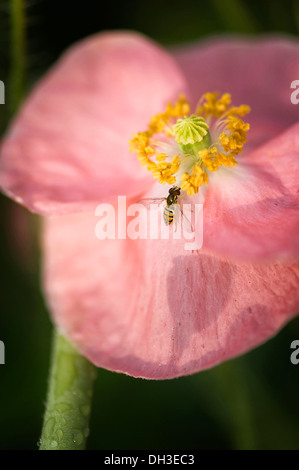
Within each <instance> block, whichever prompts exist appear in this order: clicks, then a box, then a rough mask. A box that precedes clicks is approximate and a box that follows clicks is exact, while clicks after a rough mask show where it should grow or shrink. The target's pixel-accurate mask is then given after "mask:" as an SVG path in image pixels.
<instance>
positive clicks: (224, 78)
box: [173, 37, 299, 148]
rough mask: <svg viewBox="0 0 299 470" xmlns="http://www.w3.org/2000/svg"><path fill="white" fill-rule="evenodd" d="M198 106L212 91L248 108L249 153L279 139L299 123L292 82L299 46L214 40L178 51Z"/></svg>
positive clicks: (272, 40) (298, 69) (271, 40)
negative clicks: (218, 92) (204, 94)
mask: <svg viewBox="0 0 299 470" xmlns="http://www.w3.org/2000/svg"><path fill="white" fill-rule="evenodd" d="M173 54H174V56H175V58H176V59H177V61H178V63H179V65H181V67H182V70H183V71H184V72H185V75H186V78H187V79H188V84H189V87H190V96H191V99H192V102H193V104H194V106H195V104H196V102H197V100H198V99H199V98H200V96H201V95H202V94H203V93H206V92H207V91H217V90H218V91H220V92H221V93H225V92H229V93H231V94H232V99H233V104H235V105H239V104H249V105H250V106H251V108H252V111H251V113H250V114H249V115H248V119H247V116H246V121H247V120H248V122H250V124H251V129H250V133H249V142H248V144H247V148H254V147H256V146H257V145H259V144H261V143H263V142H266V141H267V140H268V139H271V138H273V137H275V136H276V135H277V134H279V133H280V132H282V131H283V130H285V129H286V128H287V127H289V126H291V125H292V124H294V123H295V122H297V121H298V120H299V115H298V106H296V105H294V104H292V103H291V99H290V97H291V93H292V91H294V90H292V89H291V83H292V81H293V80H295V79H296V78H298V77H299V43H298V41H294V40H293V41H292V40H290V39H286V38H278V37H267V38H265V39H260V38H259V39H250V40H249V39H242V38H237V39H236V38H214V39H212V40H207V41H204V42H200V43H198V44H193V45H191V46H190V45H189V46H186V47H182V48H180V49H177V50H175V51H174V52H173Z"/></svg>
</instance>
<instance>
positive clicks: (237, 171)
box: [203, 124, 299, 260]
mask: <svg viewBox="0 0 299 470" xmlns="http://www.w3.org/2000/svg"><path fill="white" fill-rule="evenodd" d="M239 162H240V163H239V165H237V166H236V167H234V169H233V170H226V171H225V170H224V171H223V170H222V171H219V172H217V173H214V174H213V177H212V181H211V184H210V185H209V191H208V194H207V197H206V200H205V206H204V235H203V238H204V247H205V248H207V249H209V250H212V251H213V252H214V253H215V252H216V253H220V254H225V255H229V256H235V257H240V258H243V259H244V258H247V259H256V260H258V259H262V258H271V257H272V258H273V257H275V258H279V257H281V258H289V257H290V258H291V257H298V254H299V238H298V233H299V211H298V209H299V188H298V181H299V164H298V162H299V124H296V125H295V126H293V127H292V128H290V129H289V130H288V131H286V132H285V133H284V134H281V135H280V136H279V137H277V138H276V139H273V140H272V141H269V142H268V143H267V144H265V145H264V146H262V147H260V148H258V149H256V150H255V151H253V152H250V153H247V154H246V155H244V157H241V158H240V159H239Z"/></svg>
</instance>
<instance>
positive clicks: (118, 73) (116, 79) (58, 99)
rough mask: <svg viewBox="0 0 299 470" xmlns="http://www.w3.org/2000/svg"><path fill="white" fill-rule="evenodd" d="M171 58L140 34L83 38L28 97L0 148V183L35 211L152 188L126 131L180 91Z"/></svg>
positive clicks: (138, 127) (71, 207)
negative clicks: (131, 147) (130, 145)
mask: <svg viewBox="0 0 299 470" xmlns="http://www.w3.org/2000/svg"><path fill="white" fill-rule="evenodd" d="M184 88H185V85H184V79H183V78H182V75H181V73H180V71H179V69H178V67H177V66H176V64H175V62H174V60H173V59H172V57H171V56H170V55H169V54H168V53H167V52H165V51H164V50H163V49H162V48H160V47H158V46H157V45H156V44H155V43H153V42H151V41H150V40H148V39H146V38H145V37H143V36H142V35H140V34H137V33H133V32H132V33H131V32H112V33H103V34H99V35H95V36H93V37H91V38H88V39H86V40H84V41H82V42H80V43H78V44H76V45H75V46H73V47H72V48H71V49H70V50H69V51H67V52H66V53H65V55H64V56H63V57H62V59H61V60H60V61H59V62H58V64H57V65H55V66H54V67H53V69H52V70H51V71H50V72H49V73H48V74H47V75H46V76H45V77H44V78H43V79H42V80H41V82H40V83H39V84H38V85H37V87H36V88H35V89H34V91H33V93H32V94H31V95H30V96H29V98H28V99H27V101H26V103H25V105H24V106H23V108H22V110H21V112H20V113H19V115H18V116H17V118H16V120H15V122H14V123H13V125H12V127H11V128H10V131H9V133H8V135H7V136H6V138H5V139H4V142H3V145H2V149H1V163H0V165H1V167H0V168H1V170H0V186H1V188H2V190H3V191H4V192H5V193H7V194H8V195H9V196H11V197H13V198H14V199H15V200H16V201H17V202H20V203H21V204H23V205H25V206H27V207H28V208H29V209H30V210H32V211H34V212H38V213H41V214H53V213H56V214H57V213H69V212H75V211H76V212H77V211H84V210H88V209H89V210H90V209H91V208H92V209H93V208H94V207H95V206H96V205H97V204H98V203H100V202H102V201H103V200H104V201H105V202H106V201H109V200H113V199H114V198H115V197H116V196H117V195H118V194H126V195H127V196H132V195H136V194H141V193H142V192H143V191H144V189H146V188H147V187H149V186H150V185H151V184H152V178H151V177H150V176H149V174H148V172H147V171H146V170H145V169H144V168H141V167H140V164H139V163H138V161H137V160H136V157H134V156H133V155H132V154H130V153H129V144H128V141H129V139H130V138H131V137H132V133H134V132H138V131H142V130H143V129H144V127H146V125H147V123H148V120H149V118H150V116H151V115H153V114H156V113H158V112H160V111H161V110H163V109H164V107H165V105H166V103H167V102H168V101H172V100H174V99H176V98H177V96H178V94H179V93H180V92H182V91H184Z"/></svg>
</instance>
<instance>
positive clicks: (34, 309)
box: [0, 0, 299, 450]
mask: <svg viewBox="0 0 299 470" xmlns="http://www.w3.org/2000/svg"><path fill="white" fill-rule="evenodd" d="M27 17H28V25H27V30H28V34H27V35H28V60H27V63H28V81H27V83H28V88H29V87H30V86H31V84H32V83H34V81H35V80H36V78H37V77H38V76H40V75H41V74H42V73H43V72H44V71H45V70H46V69H47V68H48V67H49V66H50V65H51V63H52V62H53V61H54V60H56V58H57V57H58V56H59V55H60V54H61V53H62V51H63V50H64V49H65V48H66V47H67V46H68V45H70V44H72V43H73V42H74V41H76V40H79V39H81V38H83V37H85V36H87V35H89V34H93V33H95V32H98V31H100V30H105V29H135V30H139V31H141V32H143V33H145V34H147V35H148V36H150V37H152V38H154V39H156V40H157V41H159V42H161V43H162V44H165V45H169V44H174V43H182V42H187V41H192V40H197V39H200V38H202V37H206V36H207V35H214V34H221V33H225V34H228V33H243V34H260V33H270V32H275V33H284V34H291V35H298V31H299V5H298V1H297V0H284V2H280V1H274V0H264V1H261V0H260V1H254V0H247V1H245V0H243V1H241V0H222V1H221V0H212V1H210V2H207V1H193V0H189V1H188V2H182V1H181V0H180V1H178V0H172V1H164V2H161V0H159V1H158V0H151V2H140V1H139V2H137V1H129V2H123V3H118V4H117V8H115V3H114V2H107V4H105V6H104V5H103V3H102V2H98V1H96V0H95V1H91V0H85V1H84V6H82V2H67V1H65V0H64V1H59V2H58V1H56V0H47V1H37V0H36V1H32V2H30V4H28V6H27ZM9 38H10V22H9V0H1V3H0V57H1V61H0V79H1V80H3V81H4V82H5V83H6V80H7V77H8V76H9V72H10V70H9V66H10V60H9V54H10V52H9V51H10V48H9V44H10V39H9ZM7 120H8V114H7V110H6V106H1V107H0V126H1V130H2V132H3V131H4V129H5V125H6V123H7ZM14 211H15V207H14V203H12V202H11V201H9V200H7V199H6V198H5V197H3V196H1V197H0V226H1V227H0V228H1V232H0V233H1V235H0V283H1V290H0V292H1V304H0V305H1V315H0V339H1V340H2V341H4V343H5V347H6V364H5V365H4V366H3V365H2V366H0V449H36V448H37V442H38V439H39V436H40V431H41V425H42V417H43V411H44V401H45V397H46V387H47V375H48V366H49V357H50V346H51V334H52V326H51V322H50V320H49V317H48V314H47V311H46V308H45V306H44V302H43V297H42V294H41V292H40V287H39V284H40V282H39V277H40V274H39V270H38V257H37V253H36V244H35V242H34V240H32V239H31V238H30V234H29V237H27V235H26V230H25V232H22V233H21V232H20V226H16V225H15V224H14V222H13V214H14ZM23 214H27V212H26V211H25V210H24V212H23ZM25 217H27V215H26V216H25ZM36 223H37V217H33V216H30V218H29V224H28V226H27V222H26V221H25V226H27V227H34V226H36ZM25 228H26V227H25ZM31 231H32V232H33V230H31ZM20 237H23V248H24V247H25V252H24V250H23V251H19V250H20V246H19V245H18V244H17V243H16V239H17V238H19V239H20ZM30 260H31V261H30ZM298 338H299V318H297V319H295V320H293V321H292V322H291V323H289V324H288V325H287V326H286V327H285V328H284V329H283V330H282V331H281V332H280V333H279V335H278V336H277V337H276V338H274V339H272V340H270V341H268V342H267V343H266V344H264V345H263V346H261V347H259V348H257V349H256V350H254V351H251V352H250V353H248V354H246V355H245V356H243V357H241V358H237V359H235V360H232V361H229V362H227V363H224V364H222V365H220V366H218V367H216V368H214V369H212V370H209V371H205V372H202V373H199V374H196V375H193V376H190V377H183V378H179V379H175V380H171V381H160V382H155V381H145V380H138V379H133V378H131V377H127V376H125V375H121V374H115V373H111V372H108V371H104V370H99V373H98V379H97V383H96V390H95V397H94V405H93V413H92V421H91V435H90V438H89V442H88V447H89V448H90V449H109V450H110V449H111V450H115V449H163V448H164V449H165V448H166V449H298V448H299V429H298V419H299V404H298V374H299V365H298V366H294V365H292V364H291V362H290V344H291V342H292V341H293V340H294V339H298Z"/></svg>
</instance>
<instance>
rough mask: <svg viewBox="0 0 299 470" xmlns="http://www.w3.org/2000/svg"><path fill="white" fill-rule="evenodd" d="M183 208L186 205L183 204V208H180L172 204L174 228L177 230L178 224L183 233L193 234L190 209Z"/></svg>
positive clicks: (178, 205) (179, 205)
mask: <svg viewBox="0 0 299 470" xmlns="http://www.w3.org/2000/svg"><path fill="white" fill-rule="evenodd" d="M185 206H186V204H184V207H182V206H181V204H179V203H177V204H173V207H174V222H175V227H176V229H177V227H178V224H181V227H182V229H183V231H184V232H187V233H194V228H193V225H192V222H191V218H192V217H191V216H192V209H190V208H188V207H185ZM187 206H188V204H187Z"/></svg>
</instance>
